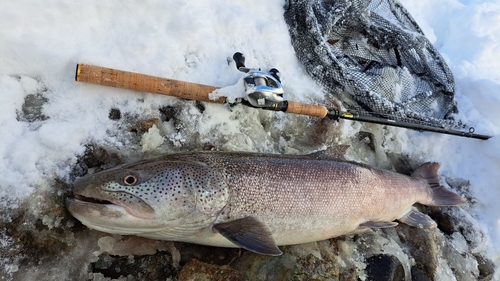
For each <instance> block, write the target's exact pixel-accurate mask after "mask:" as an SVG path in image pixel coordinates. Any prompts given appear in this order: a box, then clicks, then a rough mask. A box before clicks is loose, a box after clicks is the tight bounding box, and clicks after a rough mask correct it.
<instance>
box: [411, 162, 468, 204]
mask: <svg viewBox="0 0 500 281" xmlns="http://www.w3.org/2000/svg"><path fill="white" fill-rule="evenodd" d="M439 166H440V165H439V163H436V162H427V163H424V164H422V165H421V166H420V167H418V168H417V169H416V170H415V171H414V172H413V173H412V174H411V176H412V177H420V178H424V179H426V180H427V183H429V186H430V188H431V198H430V200H429V202H426V203H424V204H425V205H429V206H455V205H463V204H465V203H466V201H465V200H464V199H463V198H462V197H460V196H459V195H458V194H456V193H453V192H451V191H449V190H448V189H446V187H444V186H442V185H440V184H439V178H438V174H437V172H438V170H439Z"/></svg>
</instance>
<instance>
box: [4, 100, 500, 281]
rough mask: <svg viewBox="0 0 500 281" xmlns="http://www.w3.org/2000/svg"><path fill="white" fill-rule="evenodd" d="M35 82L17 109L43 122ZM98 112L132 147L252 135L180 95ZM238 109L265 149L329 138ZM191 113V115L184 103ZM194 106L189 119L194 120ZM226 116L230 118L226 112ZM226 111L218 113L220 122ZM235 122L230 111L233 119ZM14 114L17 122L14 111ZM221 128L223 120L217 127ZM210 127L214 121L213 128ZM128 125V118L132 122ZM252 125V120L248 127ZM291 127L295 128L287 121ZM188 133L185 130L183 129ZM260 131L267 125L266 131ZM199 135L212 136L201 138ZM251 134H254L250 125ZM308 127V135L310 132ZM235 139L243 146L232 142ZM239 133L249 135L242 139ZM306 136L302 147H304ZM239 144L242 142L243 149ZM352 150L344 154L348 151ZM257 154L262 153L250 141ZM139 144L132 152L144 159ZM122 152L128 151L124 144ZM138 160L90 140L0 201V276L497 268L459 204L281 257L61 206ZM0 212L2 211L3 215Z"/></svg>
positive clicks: (314, 144) (369, 139)
mask: <svg viewBox="0 0 500 281" xmlns="http://www.w3.org/2000/svg"><path fill="white" fill-rule="evenodd" d="M46 102H47V101H46V100H45V99H44V98H43V91H41V93H39V94H36V93H35V94H33V96H30V97H27V98H26V103H25V104H26V107H27V108H23V110H22V113H21V112H20V116H21V117H22V119H23V120H27V122H34V123H36V122H43V120H44V118H45V117H43V115H42V111H43V110H42V108H43V104H44V103H46ZM109 110H110V111H109V118H110V120H112V121H113V122H118V123H119V124H118V123H117V124H118V125H117V127H116V128H117V130H120V132H122V133H123V134H124V135H125V138H126V140H127V141H128V142H129V143H130V144H131V147H133V148H134V149H135V150H134V149H132V151H136V152H137V151H140V145H141V141H142V140H143V139H144V135H145V134H147V133H150V132H152V128H157V129H158V131H155V133H154V134H157V135H158V136H160V137H162V138H164V139H165V142H159V146H158V147H156V148H154V149H152V150H151V151H153V152H157V153H158V152H159V151H160V152H161V151H167V152H170V153H171V152H176V151H188V150H207V149H208V150H212V149H221V150H222V149H228V150H229V149H233V150H234V148H237V147H239V148H242V147H243V148H248V147H251V141H252V140H253V139H251V138H248V137H246V136H242V135H241V134H242V133H243V132H245V130H247V129H248V128H246V127H242V128H241V131H240V132H237V133H225V134H224V133H222V131H220V130H219V131H217V128H216V129H214V131H210V132H203V131H200V130H199V129H198V127H197V123H199V122H204V121H205V119H203V118H208V117H206V116H204V112H206V111H208V110H209V108H205V107H204V106H203V105H200V104H197V103H190V102H179V104H174V105H172V106H167V107H162V108H158V109H157V111H156V112H153V113H152V114H149V115H147V116H142V117H140V116H132V115H130V114H126V113H124V112H122V111H121V110H120V109H118V108H112V109H109ZM238 110H243V111H245V113H248V116H249V117H248V116H247V115H236V117H232V118H235V120H236V119H238V118H240V120H238V122H243V123H244V124H246V123H245V122H250V121H245V120H244V119H245V118H250V119H252V118H253V120H255V119H257V120H258V122H257V123H248V124H250V125H249V126H254V128H253V130H254V131H255V132H257V133H255V134H256V136H253V137H255V138H256V139H262V140H263V141H265V142H269V143H276V145H275V146H273V149H274V150H273V151H270V152H275V153H276V152H281V153H299V152H303V151H304V147H307V148H308V149H309V151H307V152H312V151H314V150H318V149H319V147H321V146H332V145H334V144H335V143H334V140H335V139H336V138H338V137H339V136H340V133H339V131H338V128H337V127H336V126H337V125H336V123H333V121H331V120H323V121H312V120H311V119H308V118H302V119H300V118H296V117H289V116H286V117H283V118H288V119H287V120H288V122H291V123H293V124H295V125H296V127H294V128H293V129H291V128H290V127H286V126H285V127H284V128H283V129H282V130H277V129H276V128H275V126H277V125H276V124H277V122H274V121H275V119H274V118H278V117H276V115H272V114H270V113H267V112H264V113H261V112H257V111H249V112H246V111H247V110H248V109H238ZM193 112H194V113H193ZM193 114H194V119H192V118H193ZM229 121H231V120H229ZM229 121H228V122H229ZM232 121H234V120H232ZM23 122H25V121H23ZM221 127H222V126H221ZM221 127H218V129H220V128H221ZM130 128H133V129H132V130H131V129H130ZM256 128H259V129H256ZM298 128H300V129H298ZM369 129H370V131H371V133H368V132H364V131H362V130H361V132H360V133H358V134H357V135H355V136H353V138H352V140H350V144H351V149H350V150H348V152H347V154H348V155H347V156H348V157H351V159H352V158H354V159H356V155H363V157H357V159H359V161H362V162H365V163H367V164H370V165H374V166H379V167H382V168H386V169H394V170H396V171H399V172H402V173H409V172H411V171H412V169H413V168H414V167H415V166H416V165H418V163H414V160H411V159H409V158H408V157H407V156H406V155H401V154H398V153H385V152H384V151H383V150H382V149H381V147H383V146H384V142H385V141H386V140H384V138H383V133H384V132H383V130H382V129H379V128H378V127H369ZM186 131H187V132H192V134H189V138H185V136H186V134H185V132H186ZM268 132H269V133H268ZM206 134H213V135H212V136H211V138H207V137H206ZM259 134H261V135H259ZM311 135H313V136H314V137H312V138H311V137H310V136H311ZM241 143H244V144H245V143H246V144H247V145H248V147H245V146H241V145H240V146H236V144H238V145H239V144H241ZM248 143H250V144H248ZM305 144H307V146H305ZM242 150H245V149H242ZM353 151H355V153H356V154H354V157H353V153H354V152H353ZM261 152H265V151H261ZM148 153H149V151H146V152H145V153H144V154H143V155H145V156H146V157H151V155H150V154H148ZM132 154H133V153H132ZM134 157H135V158H138V156H131V154H130V153H129V152H123V151H120V150H119V149H116V148H110V147H108V146H106V145H103V144H99V143H89V144H87V145H86V147H85V151H84V153H83V154H82V155H79V156H78V157H77V161H76V162H75V164H74V165H73V166H72V167H71V172H70V175H68V176H67V178H65V179H59V178H58V177H54V178H53V179H52V181H51V182H50V185H49V187H46V186H41V187H39V188H37V191H36V192H35V193H34V194H32V195H31V197H30V198H28V199H27V200H25V201H23V202H19V206H18V207H17V208H13V209H2V213H3V215H1V216H0V225H1V229H0V238H1V241H2V247H0V257H1V259H2V262H3V264H4V266H3V267H2V268H0V280H342V281H348V280H353V281H357V280H377V281H378V280H381V281H385V280H387V281H390V280H422V281H427V280H440V276H443V275H445V276H450V278H451V277H453V278H455V279H456V280H492V278H493V274H494V273H495V271H496V270H497V269H496V267H495V264H494V263H493V262H492V261H491V260H489V259H488V258H487V257H486V256H485V254H484V253H485V247H486V242H485V241H486V240H487V239H486V238H485V237H484V234H483V233H481V231H480V230H479V229H480V227H479V226H478V222H477V221H476V220H475V219H474V218H473V217H471V216H470V215H469V214H468V212H467V209H466V208H467V207H464V208H436V207H425V206H418V208H419V210H420V211H422V212H424V213H426V214H428V215H429V216H430V217H432V218H433V219H434V220H435V221H436V222H437V223H438V228H437V229H433V230H425V229H418V228H413V227H409V226H407V225H404V224H400V225H399V226H397V227H395V228H388V229H378V230H372V231H368V232H367V233H361V234H355V235H347V236H342V237H337V238H333V239H329V240H325V241H318V242H314V243H309V244H303V245H293V246H284V247H280V248H281V250H282V251H283V255H281V256H278V257H269V256H263V255H258V254H254V253H251V252H248V251H245V250H241V249H228V248H215V247H208V246H202V245H195V244H187V243H178V242H175V243H174V242H169V241H157V240H150V239H146V238H140V237H135V236H120V235H111V234H106V233H101V232H98V231H94V230H90V229H88V228H86V227H85V226H83V225H82V224H81V223H80V222H79V221H78V220H76V219H74V218H73V217H72V216H71V215H70V214H69V213H68V212H67V211H66V209H65V207H64V201H65V199H66V198H67V197H71V196H72V194H71V182H72V181H73V180H74V179H76V178H78V177H80V176H83V175H85V174H87V173H91V172H95V171H98V170H101V169H105V168H109V167H112V166H116V165H119V164H121V163H124V162H127V161H128V160H129V159H134ZM447 182H448V184H449V185H451V186H453V187H454V188H456V189H457V190H460V191H461V192H462V193H463V195H464V197H466V198H467V199H468V201H469V202H471V204H474V199H473V198H472V197H467V195H468V193H467V181H466V180H457V179H454V180H448V181H447ZM5 214H9V215H5Z"/></svg>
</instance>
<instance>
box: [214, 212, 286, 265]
mask: <svg viewBox="0 0 500 281" xmlns="http://www.w3.org/2000/svg"><path fill="white" fill-rule="evenodd" d="M213 228H214V229H215V230H217V231H218V232H219V233H220V234H221V235H222V236H224V237H225V238H227V239H228V240H229V241H231V242H233V243H234V244H236V245H237V246H239V247H241V248H243V249H247V250H249V251H252V252H255V253H258V254H264V255H271V256H279V255H281V254H282V252H281V251H280V249H279V248H278V246H276V243H275V242H274V239H273V236H272V234H271V231H270V230H269V228H268V227H267V226H266V225H264V224H263V223H262V222H260V221H259V220H258V219H257V218H254V217H245V218H242V219H237V220H234V221H230V222H224V223H218V224H215V225H214V226H213Z"/></svg>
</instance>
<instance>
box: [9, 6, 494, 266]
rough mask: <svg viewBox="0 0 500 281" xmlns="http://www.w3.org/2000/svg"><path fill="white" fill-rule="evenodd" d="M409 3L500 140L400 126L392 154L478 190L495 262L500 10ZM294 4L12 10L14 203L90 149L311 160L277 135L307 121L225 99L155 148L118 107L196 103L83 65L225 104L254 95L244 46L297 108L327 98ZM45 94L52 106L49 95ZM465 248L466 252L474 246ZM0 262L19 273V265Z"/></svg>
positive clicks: (158, 137)
mask: <svg viewBox="0 0 500 281" xmlns="http://www.w3.org/2000/svg"><path fill="white" fill-rule="evenodd" d="M400 2H401V3H402V4H403V6H405V7H406V8H407V9H408V10H409V12H410V13H411V15H412V16H413V17H414V18H415V19H416V21H417V23H418V24H419V25H420V27H421V28H422V29H423V31H424V33H425V34H426V35H427V36H428V37H429V39H430V40H431V41H432V43H433V44H434V45H435V46H436V47H437V48H438V50H439V51H440V52H441V54H442V55H443V56H444V57H445V58H446V60H447V63H448V64H449V66H450V68H451V69H452V71H453V73H454V75H455V80H456V99H457V102H458V107H459V114H458V116H457V117H458V118H459V119H461V120H463V121H465V122H466V123H467V124H468V125H470V126H473V127H474V128H475V130H476V133H480V134H487V135H492V136H494V137H493V138H491V139H490V140H487V141H481V140H473V139H466V138H460V137H453V136H446V135H439V134H431V133H418V132H413V131H408V130H404V129H397V128H389V129H387V130H386V134H387V135H386V137H385V139H386V140H387V141H386V142H384V144H385V147H384V149H386V150H387V151H393V152H404V153H407V154H409V155H410V156H411V158H412V159H416V160H418V161H420V162H424V161H439V162H440V163H441V167H442V168H441V170H440V175H441V177H442V178H447V179H455V178H459V179H464V180H467V181H470V192H471V194H472V196H474V198H475V199H476V201H477V203H476V204H474V205H473V206H471V207H470V213H471V214H472V216H474V217H475V218H476V219H477V220H478V221H479V222H480V225H479V226H478V227H481V228H482V229H483V230H484V231H485V232H486V233H487V236H488V239H489V246H488V247H485V248H487V251H488V254H489V257H490V258H491V259H493V260H494V261H495V262H496V263H497V264H500V204H498V198H500V181H498V177H497V174H498V171H499V170H500V149H499V148H500V139H499V137H498V134H499V133H500V118H499V117H500V116H499V114H500V113H499V111H498V105H499V104H500V60H499V59H498V54H499V53H500V2H498V1H496V0H485V1H481V0H461V1H457V0H443V1H438V2H436V1H433V0H401V1H400ZM283 5H284V1H267V0H256V1H252V3H251V4H249V3H247V2H242V1H222V0H213V1H210V2H206V1H181V0H176V1H154V0H149V1H142V2H141V3H140V4H137V2H132V1H120V2H119V3H117V2H109V1H96V0H94V1H84V2H71V3H70V2H67V1H62V0H46V1H33V0H18V1H1V2H0V136H1V137H0V178H1V179H2V182H1V184H0V199H1V200H0V207H2V208H9V209H13V208H16V207H17V206H18V205H19V204H20V203H21V202H22V200H24V199H26V198H28V197H29V196H30V195H32V194H33V193H34V192H35V191H36V190H39V189H42V190H50V184H51V183H52V179H53V178H54V177H58V178H62V179H65V180H68V174H69V173H70V170H71V166H72V165H74V164H75V163H76V161H77V157H78V155H82V153H83V152H84V150H85V144H88V143H90V142H94V143H97V144H100V145H107V146H110V147H114V148H116V149H118V150H121V151H129V150H133V152H135V153H137V154H140V153H161V152H162V151H163V152H164V151H165V148H167V151H168V149H170V150H172V151H173V150H175V148H176V147H177V148H178V147H183V148H185V149H188V148H189V147H188V144H189V138H190V136H191V135H190V134H194V133H198V134H199V139H200V140H201V141H207V142H209V141H214V140H216V141H218V142H219V143H221V147H220V148H221V149H225V150H246V151H262V152H267V151H269V152H271V151H282V152H298V153H306V152H309V151H301V150H300V147H286V145H287V141H286V140H285V139H283V138H279V137H278V138H277V137H276V136H275V134H276V132H277V131H281V130H283V131H285V130H288V132H290V131H291V130H293V128H287V125H289V124H292V123H293V122H301V121H300V119H299V118H298V117H290V116H287V115H285V114H283V113H274V112H259V111H257V110H253V109H247V108H235V109H233V111H230V110H229V109H228V108H226V107H224V106H221V105H211V104H206V105H205V106H206V109H205V112H204V114H201V113H200V112H199V111H197V110H196V109H195V107H194V106H190V107H189V109H186V111H185V112H182V113H181V114H182V116H184V117H185V119H184V120H193V121H192V123H190V122H185V123H183V124H178V126H182V128H183V129H184V130H185V132H187V133H185V134H183V135H179V132H178V130H176V129H179V128H174V127H173V126H172V125H171V124H163V125H158V126H156V125H155V126H154V127H153V128H151V129H150V130H149V131H148V132H147V133H146V134H144V135H143V136H142V141H141V145H142V147H135V146H133V145H131V143H132V141H131V138H133V136H131V135H130V134H126V133H124V131H125V130H123V128H121V127H120V126H119V125H118V124H117V122H116V121H114V120H110V118H109V117H108V115H109V110H110V109H111V108H119V109H120V111H121V114H122V115H129V116H137V115H140V116H145V117H146V118H158V117H159V116H158V115H157V114H158V113H157V111H158V108H161V107H163V106H168V105H174V104H177V103H182V102H183V101H179V100H178V99H175V98H171V97H165V96H156V95H153V94H147V93H135V92H132V91H127V90H122V89H114V88H106V87H100V86H96V85H90V84H83V83H77V82H75V81H74V74H75V73H74V71H75V67H76V64H77V63H89V64H96V65H101V66H105V67H112V68H117V69H123V70H129V71H137V72H142V73H146V74H151V75H157V76H162V77H168V78H173V79H179V80H186V81H191V82H196V83H202V84H208V85H214V86H219V87H224V88H223V89H221V90H220V92H219V93H214V95H217V94H227V95H230V96H232V97H233V98H236V97H239V96H241V93H242V92H243V91H244V89H243V88H242V87H237V85H242V81H241V77H242V75H243V74H242V73H241V72H239V71H237V70H236V68H235V67H234V62H232V61H231V57H232V55H233V53H234V52H236V51H240V52H242V53H244V54H245V56H246V64H247V66H249V67H257V68H258V67H261V68H262V69H263V70H267V69H270V68H272V67H276V68H278V69H279V70H280V72H281V75H282V82H283V86H284V90H285V93H286V98H287V99H290V100H295V101H302V102H321V101H322V99H323V92H322V91H321V88H320V87H319V86H318V85H317V84H316V83H314V82H313V81H312V79H311V78H310V77H308V76H307V75H306V74H305V72H304V70H303V68H302V66H301V64H300V63H299V61H298V60H297V59H296V57H295V53H294V51H293V48H292V46H291V45H290V43H289V42H290V38H289V35H288V30H287V26H286V24H285V22H284V20H283V17H282V13H283ZM238 88H241V92H240V93H235V91H238ZM40 95H41V96H42V97H44V98H46V99H47V101H46V102H43V99H40V98H38V100H37V99H36V97H37V96H38V97H39V96H40ZM34 97H35V98H34ZM33 98H34V101H33V102H35V103H36V102H37V101H38V102H41V103H42V105H41V106H39V111H40V112H39V113H38V115H37V116H45V117H46V118H39V117H38V119H37V118H31V119H30V117H29V116H30V115H29V114H27V113H25V112H24V113H23V105H24V104H25V100H26V101H28V100H33ZM34 108H36V106H35V107H34ZM262 124H267V125H266V126H267V127H266V128H267V129H266V128H264V127H265V126H264V125H262ZM357 128H359V125H356V124H348V123H345V124H344V125H343V127H342V128H338V129H339V130H341V132H342V136H341V139H344V140H345V139H348V137H349V136H350V135H353V134H354V133H356V129H357ZM290 134H291V133H290ZM276 139H279V141H278V143H276ZM389 140H390V141H389ZM276 148H277V149H276ZM162 149H163V150H162ZM3 216H4V215H2V217H3ZM0 239H1V240H0V245H2V246H3V245H4V244H5V245H10V244H11V241H10V240H9V237H6V236H5V235H4V234H3V233H2V236H1V237H0ZM460 239H462V238H460ZM455 241H456V243H457V245H458V246H459V248H462V247H463V241H462V240H459V238H458V237H455ZM0 263H2V266H4V267H5V268H6V269H7V270H10V271H15V268H16V266H15V265H13V264H9V263H8V262H3V261H2V260H0Z"/></svg>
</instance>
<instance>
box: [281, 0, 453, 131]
mask: <svg viewBox="0 0 500 281" xmlns="http://www.w3.org/2000/svg"><path fill="white" fill-rule="evenodd" d="M285 20H286V22H287V24H288V26H289V32H290V36H291V40H292V45H293V47H294V49H295V51H296V54H297V57H298V59H299V60H300V61H301V63H302V64H303V65H304V67H305V69H306V71H307V72H308V73H309V75H311V76H312V77H313V78H314V79H315V80H316V81H317V82H319V83H320V84H321V85H323V86H324V87H325V89H326V90H327V91H328V93H329V94H331V95H333V96H335V97H336V98H338V99H339V100H341V101H342V102H343V106H345V107H346V108H347V109H348V110H350V111H355V112H358V113H363V114H369V115H374V116H379V117H384V116H390V118H392V119H394V120H398V121H404V122H410V123H417V124H424V125H430V126H436V127H448V128H449V127H457V126H458V125H459V123H460V122H459V121H458V120H453V113H457V107H456V103H455V101H454V80H453V75H452V73H451V70H450V69H449V68H448V66H447V65H446V63H445V61H444V59H443V57H442V56H441V55H440V54H439V53H438V51H437V50H436V49H435V48H434V46H433V45H432V43H431V42H429V40H428V39H427V38H426V37H425V35H424V34H423V32H422V30H421V29H420V28H419V27H418V25H417V23H416V22H415V21H414V20H413V18H412V17H411V15H410V14H409V13H408V12H407V11H406V9H405V8H404V7H402V6H401V5H400V4H399V3H397V1H394V0H337V1H329V0H291V1H289V3H288V5H287V7H286V8H285Z"/></svg>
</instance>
